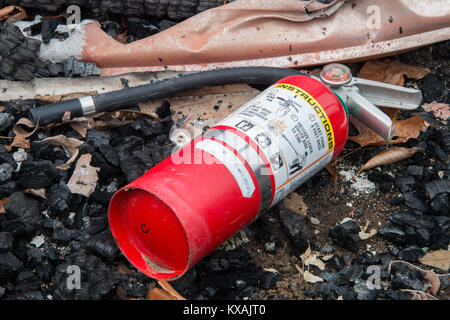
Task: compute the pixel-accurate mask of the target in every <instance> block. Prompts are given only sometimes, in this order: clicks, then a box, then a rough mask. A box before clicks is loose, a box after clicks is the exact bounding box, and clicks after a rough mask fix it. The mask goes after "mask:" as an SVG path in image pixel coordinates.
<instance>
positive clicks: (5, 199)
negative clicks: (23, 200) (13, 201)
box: [0, 198, 9, 213]
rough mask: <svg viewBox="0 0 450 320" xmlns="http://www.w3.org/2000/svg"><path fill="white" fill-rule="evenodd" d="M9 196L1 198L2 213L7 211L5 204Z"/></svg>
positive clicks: (0, 209) (0, 210) (0, 211)
mask: <svg viewBox="0 0 450 320" xmlns="http://www.w3.org/2000/svg"><path fill="white" fill-rule="evenodd" d="M8 200H9V198H3V199H1V200H0V213H6V210H5V207H4V205H5V204H6V203H7V202H8Z"/></svg>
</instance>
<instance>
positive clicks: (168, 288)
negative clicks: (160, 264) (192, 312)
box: [158, 279, 186, 300]
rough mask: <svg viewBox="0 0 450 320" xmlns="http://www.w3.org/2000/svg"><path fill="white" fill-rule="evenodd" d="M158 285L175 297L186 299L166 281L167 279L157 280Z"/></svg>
mask: <svg viewBox="0 0 450 320" xmlns="http://www.w3.org/2000/svg"><path fill="white" fill-rule="evenodd" d="M158 283H159V285H160V286H161V287H162V288H163V289H164V290H166V291H167V292H169V293H170V294H171V295H172V296H174V297H175V299H177V300H186V298H184V297H183V296H182V295H181V294H179V293H178V292H177V291H176V290H175V289H174V288H173V287H172V286H171V285H170V284H169V282H167V280H165V279H159V280H158Z"/></svg>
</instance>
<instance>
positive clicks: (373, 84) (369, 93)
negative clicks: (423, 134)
mask: <svg viewBox="0 0 450 320" xmlns="http://www.w3.org/2000/svg"><path fill="white" fill-rule="evenodd" d="M348 86H354V87H357V88H358V89H359V93H360V94H361V95H362V96H364V97H365V98H366V99H367V100H369V101H370V102H371V103H372V104H374V105H376V106H379V107H389V108H398V109H406V110H413V109H417V108H418V107H419V105H420V103H421V102H422V92H421V91H420V90H417V89H411V88H405V87H400V86H396V85H392V84H389V83H384V82H378V81H373V80H367V79H360V78H353V79H352V81H351V82H350V83H349V84H348Z"/></svg>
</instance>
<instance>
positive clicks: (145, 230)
mask: <svg viewBox="0 0 450 320" xmlns="http://www.w3.org/2000/svg"><path fill="white" fill-rule="evenodd" d="M109 224H110V228H111V232H112V234H113V236H114V239H115V240H116V242H117V245H118V246H119V248H120V249H121V250H122V252H123V254H124V255H125V256H126V257H127V259H128V260H129V261H130V262H131V263H132V264H133V265H134V266H136V268H138V269H139V270H140V271H141V272H143V273H145V274H146V275H148V276H150V277H152V278H155V279H174V278H177V277H178V276H181V275H182V274H184V273H185V271H186V269H187V265H188V259H189V245H188V239H187V236H186V232H185V230H184V228H183V226H182V225H181V223H180V221H179V220H178V218H177V216H176V214H175V213H174V212H173V210H172V209H170V208H169V206H167V205H166V204H165V203H164V202H163V201H162V200H160V199H158V198H157V197H156V196H154V195H152V194H151V193H149V192H148V191H145V190H142V189H135V188H125V189H122V190H120V191H118V192H117V193H116V194H115V195H114V197H113V199H112V200H111V203H110V207H109Z"/></svg>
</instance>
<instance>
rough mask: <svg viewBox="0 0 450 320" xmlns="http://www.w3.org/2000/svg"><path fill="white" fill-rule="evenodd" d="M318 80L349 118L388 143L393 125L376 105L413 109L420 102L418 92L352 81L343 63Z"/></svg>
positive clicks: (332, 66) (328, 70) (356, 79)
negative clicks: (340, 102)
mask: <svg viewBox="0 0 450 320" xmlns="http://www.w3.org/2000/svg"><path fill="white" fill-rule="evenodd" d="M320 80H321V81H322V82H323V83H324V84H326V85H328V86H330V87H332V88H333V90H334V92H336V93H337V94H338V95H339V96H340V97H341V99H342V100H343V101H344V102H345V103H346V104H347V108H348V111H349V113H350V114H351V115H352V116H354V117H355V118H356V119H358V120H359V121H361V122H362V123H363V124H365V125H366V126H367V127H369V128H370V129H372V130H373V131H375V132H376V133H377V134H379V135H380V136H381V137H382V138H383V139H384V140H386V142H388V143H389V142H390V141H391V138H392V132H393V131H394V125H393V123H392V120H391V118H389V116H388V115H386V114H385V113H384V112H382V111H381V110H380V109H378V108H377V106H379V107H389V108H398V109H405V110H413V109H417V108H418V107H419V105H420V103H421V102H422V92H421V91H420V90H417V89H411V88H404V87H400V86H396V85H392V84H388V83H383V82H378V81H373V80H366V79H360V78H353V77H352V75H351V71H350V69H349V68H348V67H347V66H345V65H342V64H330V65H326V66H325V67H324V68H323V70H322V72H321V74H320Z"/></svg>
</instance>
